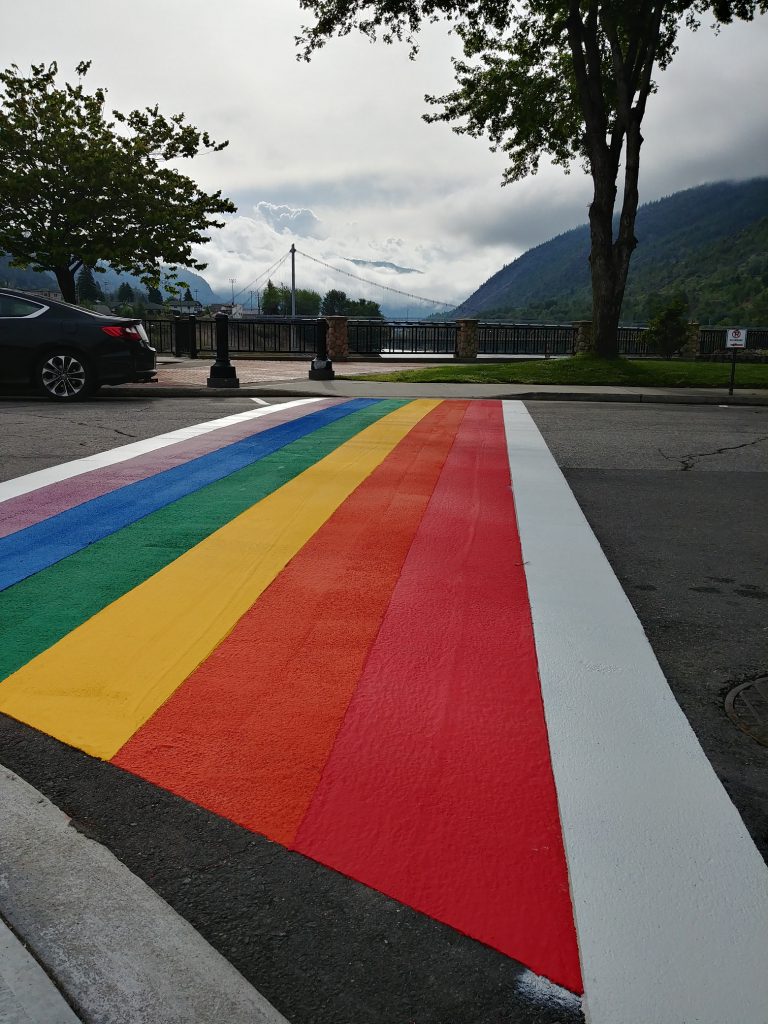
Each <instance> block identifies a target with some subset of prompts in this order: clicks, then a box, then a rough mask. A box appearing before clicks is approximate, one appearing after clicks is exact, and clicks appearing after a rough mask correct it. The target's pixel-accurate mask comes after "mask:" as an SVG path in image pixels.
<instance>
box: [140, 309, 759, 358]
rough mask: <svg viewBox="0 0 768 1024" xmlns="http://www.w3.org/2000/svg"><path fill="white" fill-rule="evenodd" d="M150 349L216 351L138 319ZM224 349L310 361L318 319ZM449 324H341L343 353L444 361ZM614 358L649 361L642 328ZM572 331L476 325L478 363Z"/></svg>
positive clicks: (172, 323) (628, 335) (707, 342)
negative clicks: (441, 358) (345, 342)
mask: <svg viewBox="0 0 768 1024" xmlns="http://www.w3.org/2000/svg"><path fill="white" fill-rule="evenodd" d="M144 326H145V327H146V329H147V333H148V335H149V339H150V343H151V344H152V345H153V347H154V348H156V349H157V351H158V352H160V353H162V354H174V355H177V356H183V355H186V356H192V357H195V356H197V355H205V356H206V357H207V356H208V355H209V354H212V353H213V352H215V350H216V335H215V321H214V320H213V319H209V318H202V317H199V318H198V317H194V316H189V317H187V316H181V317H176V318H174V319H173V320H145V321H144ZM228 327H229V350H230V352H231V353H232V354H233V355H238V354H241V355H245V354H248V355H261V356H272V355H277V356H284V357H288V358H290V357H291V356H295V357H297V358H305V357H307V356H312V355H314V354H315V353H316V352H317V350H318V342H319V340H320V336H321V333H322V331H323V329H324V327H325V320H324V319H320V318H309V317H295V318H290V317H253V318H248V319H243V320H234V319H230V320H229V324H228ZM457 331H458V327H457V324H456V323H455V322H446V321H434V322H433V321H424V320H417V321H409V320H357V319H350V320H348V321H347V339H348V344H349V351H350V353H351V354H353V355H362V356H376V355H427V356H430V355H432V356H452V355H453V354H454V352H455V351H456V336H457ZM618 335H619V337H618V340H619V353H620V355H623V356H652V355H654V353H653V351H652V350H651V349H650V347H649V345H648V342H647V337H648V328H647V327H620V328H619V332H618ZM576 339H577V329H576V328H575V327H574V326H573V325H572V324H510V323H494V322H487V323H486V322H482V323H478V324H477V352H478V355H480V356H506V355H509V356H515V355H518V356H520V355H522V356H568V355H572V354H573V352H574V351H575V347H576ZM725 339H726V328H724V327H702V328H700V330H699V354H701V355H712V354H713V353H716V352H719V351H721V350H724V349H725ZM746 347H747V349H768V328H749V329H748V331H747V345H746Z"/></svg>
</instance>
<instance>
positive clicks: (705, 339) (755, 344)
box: [699, 327, 768, 356]
mask: <svg viewBox="0 0 768 1024" xmlns="http://www.w3.org/2000/svg"><path fill="white" fill-rule="evenodd" d="M726 331H727V328H725V327H702V328H701V330H700V331H699V353H700V355H703V356H706V355H711V354H712V353H713V352H719V351H720V350H721V349H724V348H725V339H726ZM746 347H747V348H748V349H753V350H754V349H768V327H757V328H749V330H748V331H747V344H746Z"/></svg>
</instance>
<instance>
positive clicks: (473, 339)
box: [453, 320, 477, 359]
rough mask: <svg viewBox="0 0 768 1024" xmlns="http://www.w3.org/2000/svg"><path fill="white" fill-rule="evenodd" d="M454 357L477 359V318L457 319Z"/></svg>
mask: <svg viewBox="0 0 768 1024" xmlns="http://www.w3.org/2000/svg"><path fill="white" fill-rule="evenodd" d="M453 357H454V359H477V320H457V321H456V348H455V350H454V353H453Z"/></svg>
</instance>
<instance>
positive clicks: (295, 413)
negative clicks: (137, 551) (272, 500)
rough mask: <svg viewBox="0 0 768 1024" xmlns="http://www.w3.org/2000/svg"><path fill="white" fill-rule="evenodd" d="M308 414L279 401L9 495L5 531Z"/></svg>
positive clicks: (0, 516) (0, 514) (2, 510)
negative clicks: (266, 413)
mask: <svg viewBox="0 0 768 1024" xmlns="http://www.w3.org/2000/svg"><path fill="white" fill-rule="evenodd" d="M341 401H342V400H341V399H338V398H328V399H322V400H320V401H319V402H318V403H317V404H316V405H314V407H313V408H314V409H322V408H330V407H331V406H333V405H339V404H340V403H341ZM306 414H307V408H306V406H292V407H290V408H287V407H286V406H277V407H274V408H273V410H272V415H271V416H270V417H269V418H266V417H264V418H262V419H258V420H253V419H250V420H243V421H241V422H239V423H235V424H231V425H229V426H224V427H222V426H219V427H217V428H216V430H211V431H208V432H207V433H205V434H199V435H196V436H195V437H192V438H188V439H187V440H182V441H175V442H174V443H173V444H170V445H166V446H165V447H162V448H156V449H154V450H152V451H150V452H147V453H146V454H145V455H137V456H134V457H133V458H131V459H129V460H128V461H124V462H118V463H116V464H115V465H113V466H104V467H102V468H101V469H89V471H88V472H84V473H80V474H78V475H77V476H72V477H69V478H68V479H66V480H59V481H57V482H56V483H52V484H47V485H46V486H44V487H39V488H37V490H33V491H28V492H27V493H25V494H20V495H18V497H15V498H6V499H5V501H4V502H3V503H2V505H0V537H6V536H8V534H11V533H16V532H17V531H18V530H23V529H25V528H26V527H28V526H33V525H34V524H35V523H39V522H42V521H43V520H44V519H48V518H49V517H50V516H55V515H58V514H59V513H60V512H65V511H66V510H67V509H70V508H74V507H75V506H76V505H82V504H83V503H84V502H86V501H91V500H92V499H93V498H99V497H101V496H102V495H103V494H109V493H111V492H112V491H116V490H118V488H120V487H125V486H126V484H132V483H135V482H136V481H137V480H146V479H147V477H150V476H154V475H155V474H156V473H161V472H162V471H163V470H165V469H172V468H173V467H174V466H179V465H182V464H184V463H185V462H189V461H190V459H195V458H198V457H199V456H201V455H208V454H209V453H210V452H214V451H218V450H219V449H221V448H224V447H226V446H227V445H229V444H232V442H233V441H240V440H242V438H244V437H250V436H251V435H252V434H254V433H259V432H260V431H262V430H271V429H272V427H273V426H274V425H275V424H277V423H288V422H289V421H290V420H294V419H297V418H298V417H300V416H305V415H306Z"/></svg>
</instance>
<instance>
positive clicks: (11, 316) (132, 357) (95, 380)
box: [0, 288, 156, 402]
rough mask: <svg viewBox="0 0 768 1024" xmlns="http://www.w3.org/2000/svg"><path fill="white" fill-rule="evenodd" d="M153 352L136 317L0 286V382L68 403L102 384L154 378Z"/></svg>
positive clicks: (92, 391) (84, 395)
mask: <svg viewBox="0 0 768 1024" xmlns="http://www.w3.org/2000/svg"><path fill="white" fill-rule="evenodd" d="M155 356H156V352H155V350H154V349H153V348H152V346H151V345H150V343H149V338H148V337H147V332H146V331H145V330H144V326H143V324H142V323H141V320H129V319H127V318H125V317H121V316H103V315H102V314H101V313H93V312H91V310H89V309H81V308H80V307H79V306H70V305H68V303H66V302H55V301H54V300H52V299H44V298H41V297H40V296H37V295H30V294H28V293H26V292H16V291H9V290H8V289H6V288H0V382H1V383H3V384H32V385H34V386H35V387H37V388H38V389H39V390H40V391H41V392H42V393H43V394H44V395H46V396H47V397H48V398H53V399H56V400H57V401H62V402H67V401H69V402H72V401H77V400H78V399H81V398H87V397H88V396H89V395H92V394H93V393H94V391H95V390H96V389H97V388H98V387H100V386H101V385H102V384H127V383H130V382H147V381H151V380H154V377H155Z"/></svg>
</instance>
